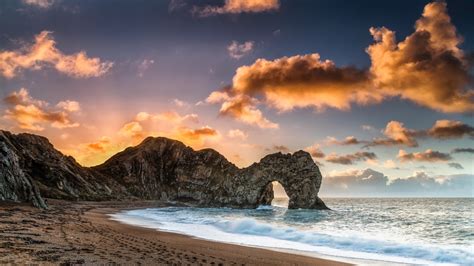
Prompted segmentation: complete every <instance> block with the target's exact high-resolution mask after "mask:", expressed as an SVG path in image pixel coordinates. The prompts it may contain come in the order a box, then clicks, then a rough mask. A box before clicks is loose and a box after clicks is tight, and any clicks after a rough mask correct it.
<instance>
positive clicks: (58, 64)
mask: <svg viewBox="0 0 474 266" xmlns="http://www.w3.org/2000/svg"><path fill="white" fill-rule="evenodd" d="M112 65H113V63H112V62H102V61H101V60H100V59H99V58H97V57H94V58H90V57H88V56H87V54H86V52H85V51H80V52H78V53H75V54H71V55H66V54H64V53H62V52H61V51H60V50H58V49H57V48H56V41H55V40H54V39H53V38H52V36H51V32H49V31H42V32H41V33H40V34H38V35H36V36H35V42H34V43H33V44H31V45H27V46H25V47H23V48H22V49H20V50H16V51H0V73H1V74H2V75H3V76H4V77H6V78H13V77H15V76H16V75H17V74H18V73H19V72H20V71H21V70H23V69H30V70H39V69H42V68H43V67H46V66H48V67H54V68H55V69H56V70H57V71H59V72H61V73H64V74H66V75H69V76H71V77H74V78H90V77H99V76H102V75H104V74H105V73H107V72H108V71H109V69H110V68H111V67H112Z"/></svg>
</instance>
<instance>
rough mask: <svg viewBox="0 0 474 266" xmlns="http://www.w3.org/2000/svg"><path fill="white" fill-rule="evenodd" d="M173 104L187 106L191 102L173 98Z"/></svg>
mask: <svg viewBox="0 0 474 266" xmlns="http://www.w3.org/2000/svg"><path fill="white" fill-rule="evenodd" d="M173 104H174V105H176V106H177V107H189V106H190V105H191V104H189V103H188V102H185V101H181V100H180V99H173Z"/></svg>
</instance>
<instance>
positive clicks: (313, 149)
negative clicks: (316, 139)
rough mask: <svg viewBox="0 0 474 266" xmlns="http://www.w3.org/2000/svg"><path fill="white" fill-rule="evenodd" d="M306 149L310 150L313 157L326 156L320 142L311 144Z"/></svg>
mask: <svg viewBox="0 0 474 266" xmlns="http://www.w3.org/2000/svg"><path fill="white" fill-rule="evenodd" d="M305 151H307V152H309V154H311V157H313V158H324V156H325V154H324V152H323V151H322V150H321V149H320V147H319V144H314V145H312V146H309V147H307V148H306V149H305Z"/></svg>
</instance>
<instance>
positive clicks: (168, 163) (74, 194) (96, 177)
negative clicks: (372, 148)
mask: <svg viewBox="0 0 474 266" xmlns="http://www.w3.org/2000/svg"><path fill="white" fill-rule="evenodd" d="M0 152H1V153H0V162H1V164H0V199H1V200H13V201H24V202H31V203H32V204H33V205H35V206H38V207H46V204H45V201H44V198H55V199H67V200H110V199H130V198H134V199H147V200H173V201H182V202H190V203H193V204H195V205H199V206H206V207H211V206H226V207H236V208H255V207H257V206H258V205H260V204H268V203H269V202H271V199H272V198H273V191H272V190H271V189H270V188H271V186H269V183H271V182H272V181H279V182H280V183H281V184H282V185H283V187H284V188H285V190H286V192H287V194H288V196H289V198H290V199H289V208H310V209H325V208H326V206H325V205H324V203H323V202H322V201H321V200H320V199H319V198H318V196H317V195H318V192H319V188H320V186H321V179H322V177H321V173H320V172H319V169H318V167H317V166H316V164H315V163H314V162H313V160H312V159H311V156H310V155H309V154H308V153H306V152H304V151H299V152H296V153H294V154H281V153H275V154H271V155H268V156H266V157H264V158H263V159H262V160H261V161H260V162H259V163H254V164H253V165H251V166H249V167H247V168H243V169H239V168H238V167H236V166H235V165H234V164H232V163H231V162H229V161H227V159H226V158H225V157H224V156H222V155H221V154H219V153H218V152H217V151H215V150H212V149H204V150H199V151H194V150H193V149H192V148H190V147H187V146H186V145H184V144H183V143H181V142H179V141H175V140H171V139H167V138H151V137H150V138H147V139H145V140H144V141H143V142H142V143H141V144H139V145H138V146H135V147H130V148H127V149H125V150H124V151H122V152H120V153H118V154H116V155H114V156H113V157H112V158H110V159H109V160H107V161H106V162H105V163H103V164H102V165H99V166H96V167H93V168H87V167H82V166H80V165H79V164H78V163H77V162H76V161H75V160H74V159H73V158H72V157H68V156H64V155H63V154H61V153H60V152H59V151H57V150H56V149H54V147H53V145H51V143H49V141H48V140H47V139H46V138H44V137H40V136H36V135H31V134H18V135H14V134H11V133H9V132H6V131H0ZM269 187H270V188H269Z"/></svg>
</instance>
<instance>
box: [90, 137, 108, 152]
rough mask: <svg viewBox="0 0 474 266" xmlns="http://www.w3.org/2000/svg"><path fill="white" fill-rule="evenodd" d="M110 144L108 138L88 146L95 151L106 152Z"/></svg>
mask: <svg viewBox="0 0 474 266" xmlns="http://www.w3.org/2000/svg"><path fill="white" fill-rule="evenodd" d="M109 144H110V139H109V138H108V137H102V138H101V139H100V140H99V141H97V142H93V143H89V144H86V146H87V148H89V149H91V150H93V151H98V152H105V151H106V148H107V147H108V145H109Z"/></svg>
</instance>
